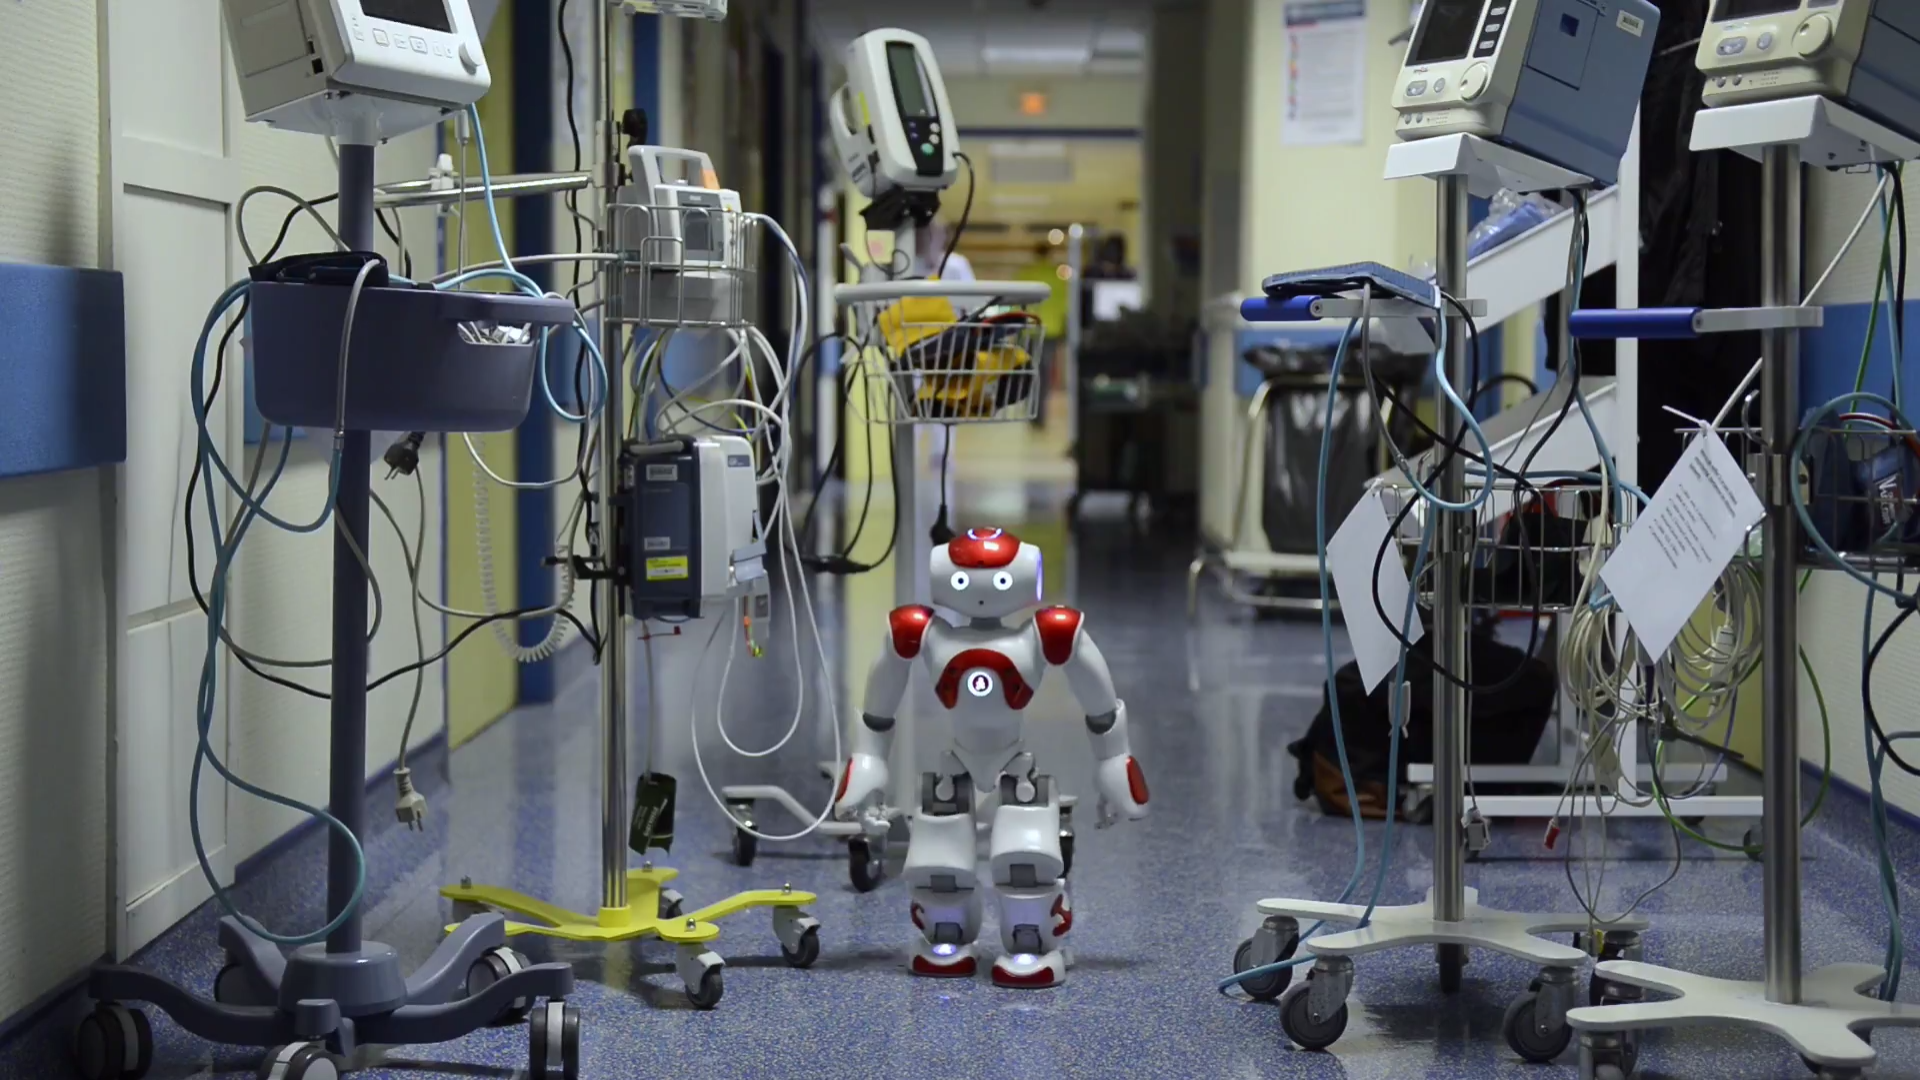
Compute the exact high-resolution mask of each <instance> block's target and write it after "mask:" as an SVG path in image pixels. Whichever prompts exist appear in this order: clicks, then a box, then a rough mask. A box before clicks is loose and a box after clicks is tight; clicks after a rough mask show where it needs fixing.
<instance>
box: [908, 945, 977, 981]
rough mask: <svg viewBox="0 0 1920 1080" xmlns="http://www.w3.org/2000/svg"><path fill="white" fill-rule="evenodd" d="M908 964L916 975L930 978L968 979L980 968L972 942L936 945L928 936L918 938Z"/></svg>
mask: <svg viewBox="0 0 1920 1080" xmlns="http://www.w3.org/2000/svg"><path fill="white" fill-rule="evenodd" d="M907 966H908V969H909V970H911V971H912V972H913V973H914V974H915V975H922V976H925V977H927V978H930V979H968V978H972V977H973V973H974V972H975V971H976V970H978V968H979V962H978V961H977V960H976V959H975V958H974V953H973V946H972V945H971V944H968V945H935V944H934V943H933V942H931V941H928V940H927V939H926V938H917V939H915V940H914V943H913V957H912V959H911V960H909V961H908V964H907Z"/></svg>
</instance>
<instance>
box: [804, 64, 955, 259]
mask: <svg viewBox="0 0 1920 1080" xmlns="http://www.w3.org/2000/svg"><path fill="white" fill-rule="evenodd" d="M846 67H847V85H845V86H843V87H841V88H840V90H839V91H838V92H837V93H835V94H834V96H833V100H832V101H831V102H829V103H828V109H827V114H828V117H829V126H830V127H831V128H832V129H833V142H834V147H835V149H837V150H838V151H839V154H840V162H841V164H842V165H843V166H845V167H846V170H847V176H848V178H849V179H851V180H852V181H853V185H854V187H856V188H858V189H859V191H860V193H861V194H862V195H865V196H867V197H868V198H870V199H872V200H874V208H873V209H874V211H875V213H877V214H878V215H880V216H882V217H886V218H889V219H891V220H892V221H893V222H894V223H898V222H899V221H901V220H905V219H906V218H908V217H911V218H912V219H913V220H914V221H916V222H918V223H920V224H922V225H924V224H926V223H927V222H928V221H930V220H932V218H933V213H934V211H935V210H938V209H939V207H940V192H942V191H945V190H946V189H947V188H948V187H950V186H952V184H953V181H954V178H955V177H956V176H958V175H959V167H958V166H957V165H956V164H955V163H954V162H955V158H954V153H955V152H956V151H957V150H959V148H960V147H959V144H960V140H959V138H958V133H957V132H955V131H954V124H953V107H952V106H950V105H948V104H947V85H946V83H945V82H943V81H942V80H941V78H940V65H939V64H937V63H935V62H934V59H933V46H931V45H929V44H927V39H926V38H923V37H921V36H920V35H919V34H915V33H912V32H910V31H907V30H893V29H888V30H873V31H869V32H868V33H865V34H862V35H861V36H859V37H857V38H855V39H854V40H853V43H852V44H850V45H848V46H847V55H846ZM868 220H869V222H870V223H874V224H875V227H877V228H890V227H891V225H881V224H878V223H876V222H875V219H874V215H873V214H869V215H868Z"/></svg>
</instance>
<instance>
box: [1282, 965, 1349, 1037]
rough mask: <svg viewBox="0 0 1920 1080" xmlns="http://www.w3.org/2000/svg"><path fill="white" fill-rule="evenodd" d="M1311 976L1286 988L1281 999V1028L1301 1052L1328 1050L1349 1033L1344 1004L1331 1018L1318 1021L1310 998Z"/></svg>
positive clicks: (1322, 1018) (1327, 1017)
mask: <svg viewBox="0 0 1920 1080" xmlns="http://www.w3.org/2000/svg"><path fill="white" fill-rule="evenodd" d="M1312 982H1313V979H1312V977H1311V976H1309V977H1308V978H1307V979H1306V980H1304V981H1302V982H1298V983H1295V984H1294V985H1292V986H1289V987H1287V990H1286V992H1285V993H1283V994H1281V995H1280V1028H1281V1030H1282V1031H1285V1032H1286V1033H1287V1038H1289V1039H1292V1040H1293V1042H1294V1045H1296V1046H1298V1047H1299V1048H1300V1049H1302V1050H1325V1049H1326V1048H1327V1047H1329V1046H1332V1045H1333V1044H1334V1043H1336V1042H1339V1041H1340V1036H1341V1035H1343V1034H1345V1032H1346V1030H1347V1006H1346V1004H1345V1003H1344V1002H1342V1003H1341V1005H1340V1008H1338V1009H1336V1010H1335V1011H1334V1013H1333V1015H1331V1016H1323V1017H1319V1018H1317V1019H1316V1018H1315V1017H1314V1016H1313V1014H1312V1012H1311V1011H1310V1009H1309V1007H1308V1004H1309V1001H1310V999H1309V998H1308V996H1307V992H1308V989H1309V984H1310V983H1312Z"/></svg>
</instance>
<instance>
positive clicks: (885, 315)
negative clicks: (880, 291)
mask: <svg viewBox="0 0 1920 1080" xmlns="http://www.w3.org/2000/svg"><path fill="white" fill-rule="evenodd" d="M958 321H960V317H959V316H958V315H956V314H954V310H953V302H952V301H950V300H948V299H947V298H946V297H944V296H909V297H906V298H905V299H903V300H901V301H900V302H899V303H897V304H889V305H887V307H886V309H885V310H883V311H882V312H880V317H879V318H878V319H876V320H874V325H875V326H876V327H878V329H879V330H880V333H881V335H882V336H883V337H885V338H886V341H887V346H888V351H889V352H891V353H892V354H893V355H895V356H898V355H900V354H901V353H904V352H906V351H907V348H908V347H909V346H911V345H915V344H917V343H919V342H921V341H924V340H926V339H927V338H930V337H933V336H934V335H935V334H938V333H941V332H942V331H944V330H946V329H947V328H948V327H950V326H952V325H953V324H954V323H956V322H958Z"/></svg>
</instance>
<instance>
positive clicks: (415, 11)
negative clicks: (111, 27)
mask: <svg viewBox="0 0 1920 1080" xmlns="http://www.w3.org/2000/svg"><path fill="white" fill-rule="evenodd" d="M223 6H224V7H225V9H226V15H227V36H228V37H229V38H230V39H231V40H232V42H233V61H234V68H235V70H236V71H237V72H238V73H239V76H240V98H241V101H242V102H243V103H244V105H245V107H246V111H247V119H248V120H256V121H260V122H262V123H266V124H269V125H272V126H273V127H277V128H283V129H285V130H289V131H304V132H309V133H312V134H315V135H331V136H333V137H335V138H337V139H340V140H342V141H346V142H355V143H373V142H378V141H380V140H382V139H388V138H392V137H393V136H395V135H402V134H405V133H406V132H409V131H413V130H415V129H417V128H422V127H426V126H428V125H429V124H434V123H437V122H439V121H440V120H441V119H442V118H443V117H444V116H445V115H446V114H447V113H449V112H452V111H454V110H456V109H460V108H464V107H465V106H468V105H471V104H473V103H474V102H476V101H478V100H480V97H481V95H483V94H485V93H486V92H487V88H488V87H489V86H490V85H491V84H492V76H491V75H490V74H489V73H488V71H487V61H486V55H485V53H484V52H483V51H482V49H481V46H480V34H479V28H478V27H477V26H476V24H475V22H474V17H473V11H472V9H471V8H470V7H469V6H468V3H467V0H224V3H223Z"/></svg>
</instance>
